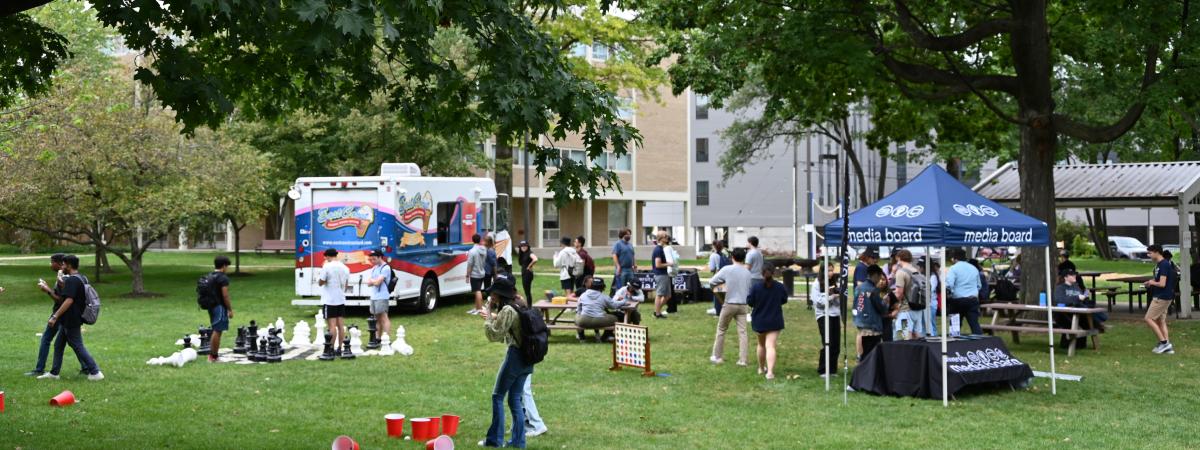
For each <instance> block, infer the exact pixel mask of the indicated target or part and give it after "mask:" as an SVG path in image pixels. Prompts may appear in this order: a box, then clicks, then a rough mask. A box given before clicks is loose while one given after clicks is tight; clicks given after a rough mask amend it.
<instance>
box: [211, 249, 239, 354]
mask: <svg viewBox="0 0 1200 450" xmlns="http://www.w3.org/2000/svg"><path fill="white" fill-rule="evenodd" d="M230 264H231V262H230V261H229V257H228V256H225V255H217V257H216V258H214V259H213V268H214V269H215V270H213V273H212V275H211V276H212V277H213V278H212V285H213V288H215V289H216V290H217V292H216V294H217V298H218V299H220V300H221V301H220V303H218V304H217V306H214V307H212V309H209V310H208V321H209V326H210V327H212V341H211V342H210V343H209V347H211V348H212V351H211V352H209V353H208V362H218V361H220V359H219V355H218V353H220V352H221V333H224V332H225V331H227V330H229V319H232V318H233V305H231V304H230V303H229V276H228V275H225V271H226V270H227V269H229V265H230Z"/></svg>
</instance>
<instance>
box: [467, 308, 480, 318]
mask: <svg viewBox="0 0 1200 450" xmlns="http://www.w3.org/2000/svg"><path fill="white" fill-rule="evenodd" d="M467 314H470V315H472V316H478V315H479V310H478V309H474V308H472V309H470V310H467Z"/></svg>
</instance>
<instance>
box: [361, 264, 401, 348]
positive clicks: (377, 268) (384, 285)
mask: <svg viewBox="0 0 1200 450" xmlns="http://www.w3.org/2000/svg"><path fill="white" fill-rule="evenodd" d="M368 260H369V261H371V275H370V276H369V278H367V286H370V287H371V314H372V315H374V316H375V323H376V325H378V326H377V327H376V328H377V329H376V330H375V336H373V337H374V338H375V339H383V335H384V334H386V333H387V332H388V330H390V329H392V320H391V319H390V318H388V307H389V306H391V305H388V302H389V301H390V300H391V297H392V292H391V291H389V290H388V283H390V282H391V281H392V277H394V276H396V274H394V273H392V267H391V266H389V265H387V264H386V263H384V261H383V252H382V251H380V250H379V249H375V250H373V251H371V256H370V257H369V258H368Z"/></svg>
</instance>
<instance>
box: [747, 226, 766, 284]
mask: <svg viewBox="0 0 1200 450" xmlns="http://www.w3.org/2000/svg"><path fill="white" fill-rule="evenodd" d="M746 242H747V243H749V244H750V249H749V250H747V251H746V268H747V269H749V270H750V279H752V280H754V282H755V283H762V281H763V274H762V269H763V254H762V251H761V250H759V249H758V236H750V237H749V238H748V239H746Z"/></svg>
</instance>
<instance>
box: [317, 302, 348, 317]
mask: <svg viewBox="0 0 1200 450" xmlns="http://www.w3.org/2000/svg"><path fill="white" fill-rule="evenodd" d="M322 313H323V314H324V315H325V318H326V319H337V318H339V317H345V316H346V305H323V306H322Z"/></svg>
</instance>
